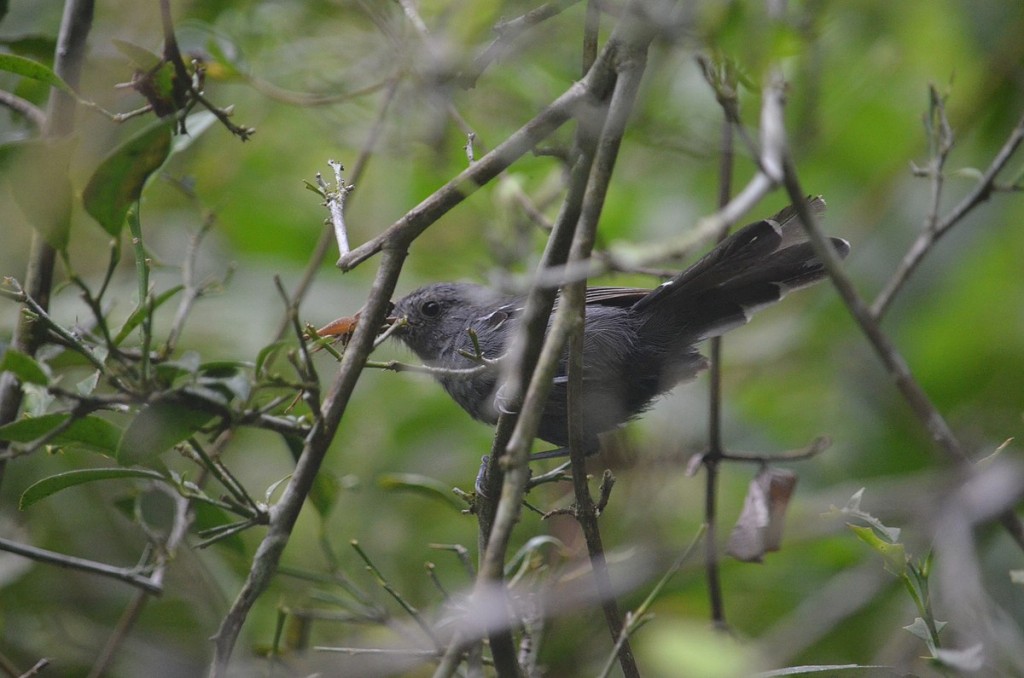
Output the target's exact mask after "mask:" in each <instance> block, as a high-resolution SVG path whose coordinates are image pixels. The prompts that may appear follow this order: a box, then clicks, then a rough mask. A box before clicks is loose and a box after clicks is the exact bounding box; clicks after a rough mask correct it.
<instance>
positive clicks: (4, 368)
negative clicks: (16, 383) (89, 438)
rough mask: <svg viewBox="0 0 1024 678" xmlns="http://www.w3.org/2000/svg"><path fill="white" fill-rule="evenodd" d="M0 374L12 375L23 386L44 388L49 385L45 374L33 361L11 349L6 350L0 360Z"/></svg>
mask: <svg viewBox="0 0 1024 678" xmlns="http://www.w3.org/2000/svg"><path fill="white" fill-rule="evenodd" d="M0 372H11V373H13V374H14V376H16V377H17V378H18V379H19V380H20V381H21V383H23V384H39V385H41V386H45V385H46V384H48V383H50V379H49V377H47V376H46V372H44V371H43V368H42V367H41V366H40V365H39V363H37V362H36V361H35V359H33V358H32V357H31V356H28V355H26V354H24V353H22V352H21V351H16V350H15V349H13V348H8V349H7V350H6V351H5V352H4V356H3V358H2V359H0Z"/></svg>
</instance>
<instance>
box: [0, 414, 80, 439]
mask: <svg viewBox="0 0 1024 678" xmlns="http://www.w3.org/2000/svg"><path fill="white" fill-rule="evenodd" d="M69 416H71V415H69V414H44V415H42V416H40V417H28V418H25V419H19V420H18V421H13V422H11V423H10V424H5V425H4V426H0V440H7V441H9V442H12V443H28V442H32V441H33V440H36V439H38V438H42V437H43V436H44V435H46V434H47V433H49V432H50V431H51V430H52V429H54V428H55V427H57V426H60V425H61V424H63V423H64V422H65V421H66V420H67V418H68V417H69Z"/></svg>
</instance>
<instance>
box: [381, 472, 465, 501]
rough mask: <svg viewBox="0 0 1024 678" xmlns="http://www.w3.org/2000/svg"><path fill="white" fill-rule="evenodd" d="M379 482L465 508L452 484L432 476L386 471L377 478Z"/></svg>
mask: <svg viewBox="0 0 1024 678" xmlns="http://www.w3.org/2000/svg"><path fill="white" fill-rule="evenodd" d="M377 484H378V485H380V486H381V487H382V488H383V489H385V490H391V491H395V490H404V491H406V492H415V493H416V494H421V495H423V496H425V497H430V498H431V499H438V500H440V501H442V502H443V503H445V504H448V505H449V506H453V507H455V508H457V509H459V510H461V509H462V508H463V504H462V503H461V502H460V501H459V500H458V499H457V498H456V497H455V495H454V494H452V489H451V487H450V486H448V485H445V484H444V483H442V482H441V481H440V480H437V479H436V478H431V477H430V476H425V475H421V474H419V473H384V474H382V475H380V476H379V477H378V478H377Z"/></svg>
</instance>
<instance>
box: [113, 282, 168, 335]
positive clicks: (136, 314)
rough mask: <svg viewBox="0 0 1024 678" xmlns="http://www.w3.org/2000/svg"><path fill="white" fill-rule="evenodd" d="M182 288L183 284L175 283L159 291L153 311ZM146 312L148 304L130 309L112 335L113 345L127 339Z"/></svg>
mask: <svg viewBox="0 0 1024 678" xmlns="http://www.w3.org/2000/svg"><path fill="white" fill-rule="evenodd" d="M183 289H185V286H184V285H175V286H173V287H171V288H170V289H168V290H165V291H163V292H161V293H160V294H158V295H157V296H156V297H155V298H154V299H153V310H154V311H155V310H156V309H158V308H160V307H161V306H163V304H164V303H165V302H166V301H167V300H168V299H170V298H171V297H173V296H174V295H175V294H177V293H178V292H180V291H182V290H183ZM148 313H149V304H142V305H140V306H139V307H138V308H136V309H135V310H134V311H132V312H131V314H130V315H129V316H128V319H127V320H125V321H124V325H123V326H122V327H121V329H120V330H119V331H118V333H117V336H116V337H114V345H115V346H120V345H121V342H122V341H124V340H125V339H127V338H128V335H130V334H131V333H132V330H134V329H135V328H136V327H138V326H139V324H141V323H142V321H143V320H145V319H146V315H147V314H148Z"/></svg>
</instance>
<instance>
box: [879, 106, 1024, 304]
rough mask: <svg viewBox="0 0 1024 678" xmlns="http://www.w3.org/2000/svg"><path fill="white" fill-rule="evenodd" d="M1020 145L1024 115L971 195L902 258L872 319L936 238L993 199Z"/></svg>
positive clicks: (920, 236) (908, 276) (1022, 135)
mask: <svg viewBox="0 0 1024 678" xmlns="http://www.w3.org/2000/svg"><path fill="white" fill-rule="evenodd" d="M1021 142H1024V115H1022V116H1021V118H1020V120H1018V121H1017V125H1016V126H1015V127H1014V128H1013V130H1012V131H1011V132H1010V136H1009V138H1007V140H1006V143H1004V144H1003V146H1002V148H1000V149H999V152H998V153H996V157H995V158H993V159H992V162H991V163H990V164H989V166H988V168H987V169H986V170H985V171H984V173H982V175H981V178H980V179H978V183H977V184H975V185H974V188H973V189H972V190H971V192H970V193H968V194H967V195H965V196H964V197H963V199H962V200H960V202H959V203H957V204H956V206H954V207H953V209H951V210H950V211H949V213H948V214H946V216H945V217H943V218H942V220H941V221H937V222H932V223H930V224H929V226H928V227H927V228H925V230H924V231H922V232H921V234H920V235H919V236H917V240H915V241H914V244H912V245H911V246H910V249H909V250H907V253H906V255H905V256H904V257H903V261H901V262H900V265H899V267H898V268H897V269H896V272H895V273H893V275H892V277H891V278H890V279H889V282H888V283H887V284H886V286H885V289H883V290H882V291H881V292H880V293H879V295H878V297H876V298H875V301H874V303H872V304H871V315H872V316H874V317H875V318H878V319H881V318H882V316H883V315H885V312H886V311H887V310H888V308H889V305H890V304H891V303H892V300H893V298H894V297H895V296H896V294H897V293H898V292H899V291H900V289H902V288H903V285H904V284H905V283H906V282H907V280H908V279H909V278H910V275H911V274H912V273H913V272H914V270H915V269H917V267H918V265H919V264H920V263H921V261H922V260H923V259H924V257H925V255H927V254H928V252H930V251H931V249H932V247H933V246H934V245H935V243H936V242H938V240H939V238H941V237H942V236H944V235H945V234H946V233H948V232H949V230H950V229H951V228H953V227H954V226H956V225H957V224H958V223H960V221H961V220H962V219H963V218H964V217H965V216H967V214H968V213H969V212H971V210H973V209H974V208H975V207H977V206H978V205H980V204H981V203H983V202H985V201H986V200H988V199H989V196H991V195H992V192H993V191H995V190H996V177H997V176H998V175H999V173H1000V172H1001V171H1002V170H1003V168H1004V167H1006V164H1007V163H1008V162H1009V161H1010V158H1012V157H1013V155H1014V153H1016V152H1017V149H1019V148H1020V145H1021Z"/></svg>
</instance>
